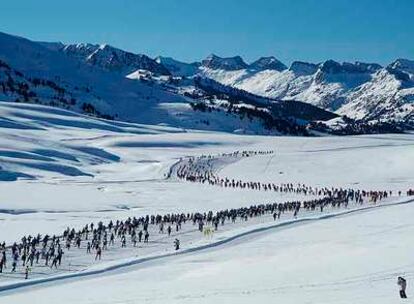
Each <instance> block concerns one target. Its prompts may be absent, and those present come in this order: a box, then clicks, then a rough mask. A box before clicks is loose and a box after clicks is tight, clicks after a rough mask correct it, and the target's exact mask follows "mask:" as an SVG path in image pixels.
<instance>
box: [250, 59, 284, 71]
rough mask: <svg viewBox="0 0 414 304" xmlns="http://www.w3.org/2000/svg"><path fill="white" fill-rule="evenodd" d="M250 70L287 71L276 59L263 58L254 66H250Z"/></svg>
mask: <svg viewBox="0 0 414 304" xmlns="http://www.w3.org/2000/svg"><path fill="white" fill-rule="evenodd" d="M249 68H251V69H254V70H258V71H263V70H275V71H279V72H280V71H283V70H286V69H287V66H285V65H284V64H283V63H282V62H280V61H279V60H277V59H276V58H275V57H273V56H270V57H261V58H259V59H258V60H256V61H255V62H253V63H252V64H250V66H249Z"/></svg>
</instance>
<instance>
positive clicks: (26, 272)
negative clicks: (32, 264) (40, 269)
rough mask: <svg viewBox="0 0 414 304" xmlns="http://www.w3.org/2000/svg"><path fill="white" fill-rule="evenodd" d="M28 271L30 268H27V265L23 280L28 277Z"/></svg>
mask: <svg viewBox="0 0 414 304" xmlns="http://www.w3.org/2000/svg"><path fill="white" fill-rule="evenodd" d="M29 271H30V268H29V265H27V266H26V269H25V271H24V279H25V280H27V279H28V278H29Z"/></svg>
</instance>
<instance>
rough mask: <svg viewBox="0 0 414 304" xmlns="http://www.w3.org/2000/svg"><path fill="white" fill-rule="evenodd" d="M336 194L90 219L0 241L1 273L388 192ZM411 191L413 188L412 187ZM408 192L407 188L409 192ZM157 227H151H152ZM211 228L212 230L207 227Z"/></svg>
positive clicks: (374, 199) (96, 257) (97, 257)
mask: <svg viewBox="0 0 414 304" xmlns="http://www.w3.org/2000/svg"><path fill="white" fill-rule="evenodd" d="M333 193H334V194H333V195H330V196H326V197H323V198H318V199H314V200H309V201H303V202H301V201H290V202H284V203H268V204H258V205H251V206H249V207H242V208H234V209H225V210H221V211H217V212H212V211H209V212H196V213H179V214H172V213H171V214H165V215H159V214H157V215H146V216H141V217H132V218H131V217H128V218H127V219H126V220H125V221H119V220H117V221H115V222H114V221H110V222H109V223H106V224H104V223H103V222H98V223H97V224H94V223H90V224H88V225H85V226H84V227H83V228H81V229H75V228H67V229H66V230H65V231H64V232H63V233H62V235H60V236H56V235H52V236H49V235H44V236H41V235H40V234H38V235H36V236H30V235H29V236H25V237H23V238H22V239H21V241H20V242H18V243H14V244H12V245H11V246H6V244H5V243H3V244H1V245H0V251H1V259H0V273H2V272H3V269H5V268H7V266H8V265H7V262H8V261H9V260H10V261H11V269H10V272H11V273H15V272H20V273H24V274H25V277H26V278H28V276H29V272H30V271H31V269H32V268H33V267H36V266H37V265H44V266H48V267H50V268H51V269H52V268H54V269H57V268H58V267H59V266H60V265H61V263H62V259H63V257H64V254H65V250H70V249H71V248H73V247H74V248H77V249H79V250H85V248H86V251H83V252H84V254H87V255H91V256H92V257H91V260H100V259H101V258H102V254H103V252H105V251H107V250H109V249H110V248H113V247H118V248H119V247H121V248H125V247H127V246H129V247H131V248H134V247H136V246H137V244H139V243H140V244H142V243H143V244H147V243H148V242H149V239H150V230H152V233H154V231H157V230H158V232H159V233H162V234H164V233H165V234H167V235H168V236H171V235H172V232H173V231H175V232H179V231H180V230H181V229H182V227H183V225H186V224H187V225H189V224H190V225H192V226H196V227H197V229H198V230H199V231H200V232H202V233H206V231H207V232H208V231H210V229H213V231H217V230H218V229H219V227H220V226H223V225H225V224H228V223H233V224H234V223H236V221H248V220H249V219H250V218H253V217H259V216H264V215H269V214H270V215H272V217H273V219H274V220H278V219H280V217H281V215H286V214H288V213H291V214H292V216H293V217H297V216H298V214H299V212H300V211H301V210H303V212H306V211H315V210H316V211H320V212H324V210H326V209H329V208H341V207H344V208H346V207H348V204H349V203H350V202H353V203H354V204H363V203H364V202H368V201H371V202H377V201H378V200H381V199H383V198H386V197H387V194H386V193H387V192H385V191H384V192H381V193H382V194H380V195H378V194H374V193H376V192H373V193H371V194H372V195H370V194H368V195H367V196H362V195H361V193H359V192H357V191H355V192H354V191H334V192H333ZM409 193H413V192H412V191H411V190H410V192H409ZM407 194H408V192H407ZM150 227H151V228H152V229H149V228H150ZM206 227H207V230H206ZM174 246H175V249H176V250H178V249H179V248H180V242H179V240H178V239H175V240H174Z"/></svg>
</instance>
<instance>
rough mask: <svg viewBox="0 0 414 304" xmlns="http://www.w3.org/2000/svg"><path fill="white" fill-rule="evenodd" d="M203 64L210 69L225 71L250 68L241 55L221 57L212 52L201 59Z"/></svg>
mask: <svg viewBox="0 0 414 304" xmlns="http://www.w3.org/2000/svg"><path fill="white" fill-rule="evenodd" d="M201 65H202V66H204V67H206V68H210V69H215V70H217V69H221V70H225V71H235V70H241V69H246V68H248V64H247V63H245V62H244V61H243V59H242V58H241V57H240V56H234V57H227V58H223V57H219V56H217V55H214V54H211V55H210V56H208V57H207V58H206V59H204V60H203V61H201Z"/></svg>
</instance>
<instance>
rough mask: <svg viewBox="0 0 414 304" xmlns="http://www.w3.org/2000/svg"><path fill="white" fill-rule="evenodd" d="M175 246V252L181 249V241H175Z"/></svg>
mask: <svg viewBox="0 0 414 304" xmlns="http://www.w3.org/2000/svg"><path fill="white" fill-rule="evenodd" d="M174 246H175V250H178V249H180V240H179V239H175V241H174Z"/></svg>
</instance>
